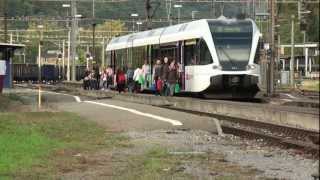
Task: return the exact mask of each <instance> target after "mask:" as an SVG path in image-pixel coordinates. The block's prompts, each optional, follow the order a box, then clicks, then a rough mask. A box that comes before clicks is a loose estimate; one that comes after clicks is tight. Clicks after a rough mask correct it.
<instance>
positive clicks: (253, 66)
mask: <svg viewBox="0 0 320 180" xmlns="http://www.w3.org/2000/svg"><path fill="white" fill-rule="evenodd" d="M253 69H256V66H255V65H254V64H249V65H247V70H253Z"/></svg>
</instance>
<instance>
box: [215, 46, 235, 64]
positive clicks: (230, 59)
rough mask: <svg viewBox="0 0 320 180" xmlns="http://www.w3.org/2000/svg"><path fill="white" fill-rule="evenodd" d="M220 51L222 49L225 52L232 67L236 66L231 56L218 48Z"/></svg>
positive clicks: (224, 52)
mask: <svg viewBox="0 0 320 180" xmlns="http://www.w3.org/2000/svg"><path fill="white" fill-rule="evenodd" d="M218 49H220V50H221V51H222V52H223V54H224V55H225V56H226V57H227V59H228V61H229V62H230V63H231V65H232V66H235V63H234V61H233V60H232V58H231V57H230V56H229V54H228V53H227V52H226V51H225V50H224V49H223V48H222V47H218Z"/></svg>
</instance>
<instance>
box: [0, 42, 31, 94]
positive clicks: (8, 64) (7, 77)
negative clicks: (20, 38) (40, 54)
mask: <svg viewBox="0 0 320 180" xmlns="http://www.w3.org/2000/svg"><path fill="white" fill-rule="evenodd" d="M24 47H25V45H23V44H7V43H0V93H1V92H2V89H3V88H11V87H12V79H13V77H12V64H13V63H12V58H13V56H14V51H15V50H17V49H21V48H24Z"/></svg>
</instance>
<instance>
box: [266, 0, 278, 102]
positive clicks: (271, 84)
mask: <svg viewBox="0 0 320 180" xmlns="http://www.w3.org/2000/svg"><path fill="white" fill-rule="evenodd" d="M269 3H270V4H269V8H270V9H269V11H270V26H269V43H270V49H271V54H270V66H269V69H270V70H269V79H270V80H269V85H268V86H267V87H268V89H267V93H268V95H269V96H272V95H273V94H274V74H275V73H274V70H275V69H274V68H275V62H274V61H275V50H276V49H275V43H274V42H275V32H274V28H275V18H276V12H275V10H276V7H275V6H276V3H275V0H270V1H269Z"/></svg>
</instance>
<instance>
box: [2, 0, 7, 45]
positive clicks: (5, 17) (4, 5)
mask: <svg viewBox="0 0 320 180" xmlns="http://www.w3.org/2000/svg"><path fill="white" fill-rule="evenodd" d="M3 17H4V22H3V23H4V43H7V42H8V21H7V17H8V12H7V0H3Z"/></svg>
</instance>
